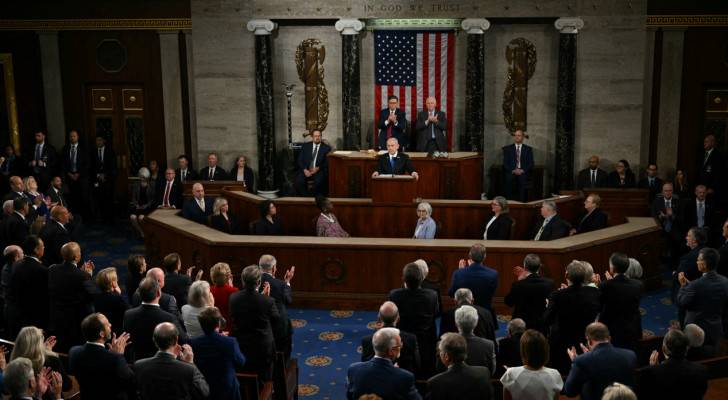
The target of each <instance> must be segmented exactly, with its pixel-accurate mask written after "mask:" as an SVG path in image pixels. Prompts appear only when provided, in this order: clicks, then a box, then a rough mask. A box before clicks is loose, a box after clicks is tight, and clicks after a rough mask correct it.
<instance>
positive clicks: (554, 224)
mask: <svg viewBox="0 0 728 400" xmlns="http://www.w3.org/2000/svg"><path fill="white" fill-rule="evenodd" d="M543 222H544V219H543V218H542V217H539V219H538V222H537V223H536V224H535V225H534V226H533V231H532V232H531V238H533V239H535V238H536V235H537V234H538V231H539V230H540V229H541V225H543ZM569 230H571V225H569V223H568V222H566V221H564V220H563V219H561V217H560V216H559V215H558V214H556V215H554V216H553V217H552V218H551V220H550V221H549V223H548V224H546V226H544V227H543V232H541V236H540V237H539V239H538V240H539V241H542V242H543V241H549V240H556V239H561V238H562V237H566V236H569Z"/></svg>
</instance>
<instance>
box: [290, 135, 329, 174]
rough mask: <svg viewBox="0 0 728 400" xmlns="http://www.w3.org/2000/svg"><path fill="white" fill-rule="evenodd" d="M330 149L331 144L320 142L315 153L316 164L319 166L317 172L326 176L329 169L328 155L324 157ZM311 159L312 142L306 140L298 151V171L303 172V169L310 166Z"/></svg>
mask: <svg viewBox="0 0 728 400" xmlns="http://www.w3.org/2000/svg"><path fill="white" fill-rule="evenodd" d="M330 151H331V146H329V145H328V144H326V143H324V142H321V143H320V144H319V151H318V153H317V154H316V166H317V167H319V168H321V170H320V171H319V173H321V172H323V173H324V175H323V176H327V175H326V174H327V173H328V169H329V161H328V157H326V156H327V155H328V154H329V152H330ZM312 159H313V142H306V143H304V144H303V146H301V152H300V153H298V160H297V163H298V169H299V171H300V173H301V174H302V173H303V170H304V169H308V167H310V166H311V160H312Z"/></svg>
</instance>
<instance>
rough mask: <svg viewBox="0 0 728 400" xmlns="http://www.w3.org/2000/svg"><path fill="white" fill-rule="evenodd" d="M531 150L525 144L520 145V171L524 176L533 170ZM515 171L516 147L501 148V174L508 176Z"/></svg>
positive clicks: (510, 145)
mask: <svg viewBox="0 0 728 400" xmlns="http://www.w3.org/2000/svg"><path fill="white" fill-rule="evenodd" d="M533 165H534V164H533V149H532V148H531V146H529V145H527V144H521V169H522V170H523V172H524V173H525V175H526V176H528V175H529V174H531V170H532V169H533ZM514 169H516V145H515V143H514V144H509V145H508V146H503V173H506V174H510V173H511V171H513V170H514Z"/></svg>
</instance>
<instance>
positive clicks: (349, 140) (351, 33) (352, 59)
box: [334, 19, 364, 150]
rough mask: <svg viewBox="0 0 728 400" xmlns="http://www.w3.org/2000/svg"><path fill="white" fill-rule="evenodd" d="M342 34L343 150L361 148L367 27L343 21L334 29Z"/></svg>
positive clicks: (350, 20) (337, 22) (360, 23)
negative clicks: (363, 50)
mask: <svg viewBox="0 0 728 400" xmlns="http://www.w3.org/2000/svg"><path fill="white" fill-rule="evenodd" d="M334 27H335V28H336V30H337V31H339V32H341V54H342V57H341V113H342V115H343V117H344V118H343V128H344V150H359V149H360V148H361V86H360V82H359V78H360V68H359V64H360V63H361V40H360V39H359V31H361V30H362V29H364V23H363V22H362V21H359V20H358V19H340V20H338V21H336V24H335V25H334Z"/></svg>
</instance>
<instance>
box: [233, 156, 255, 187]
mask: <svg viewBox="0 0 728 400" xmlns="http://www.w3.org/2000/svg"><path fill="white" fill-rule="evenodd" d="M230 179H232V180H234V181H237V182H242V183H243V187H244V188H245V191H246V192H248V193H255V189H254V188H255V176H254V175H253V169H252V168H250V167H248V157H245V156H239V157H238V158H236V159H235V165H233V168H232V169H231V170H230Z"/></svg>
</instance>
